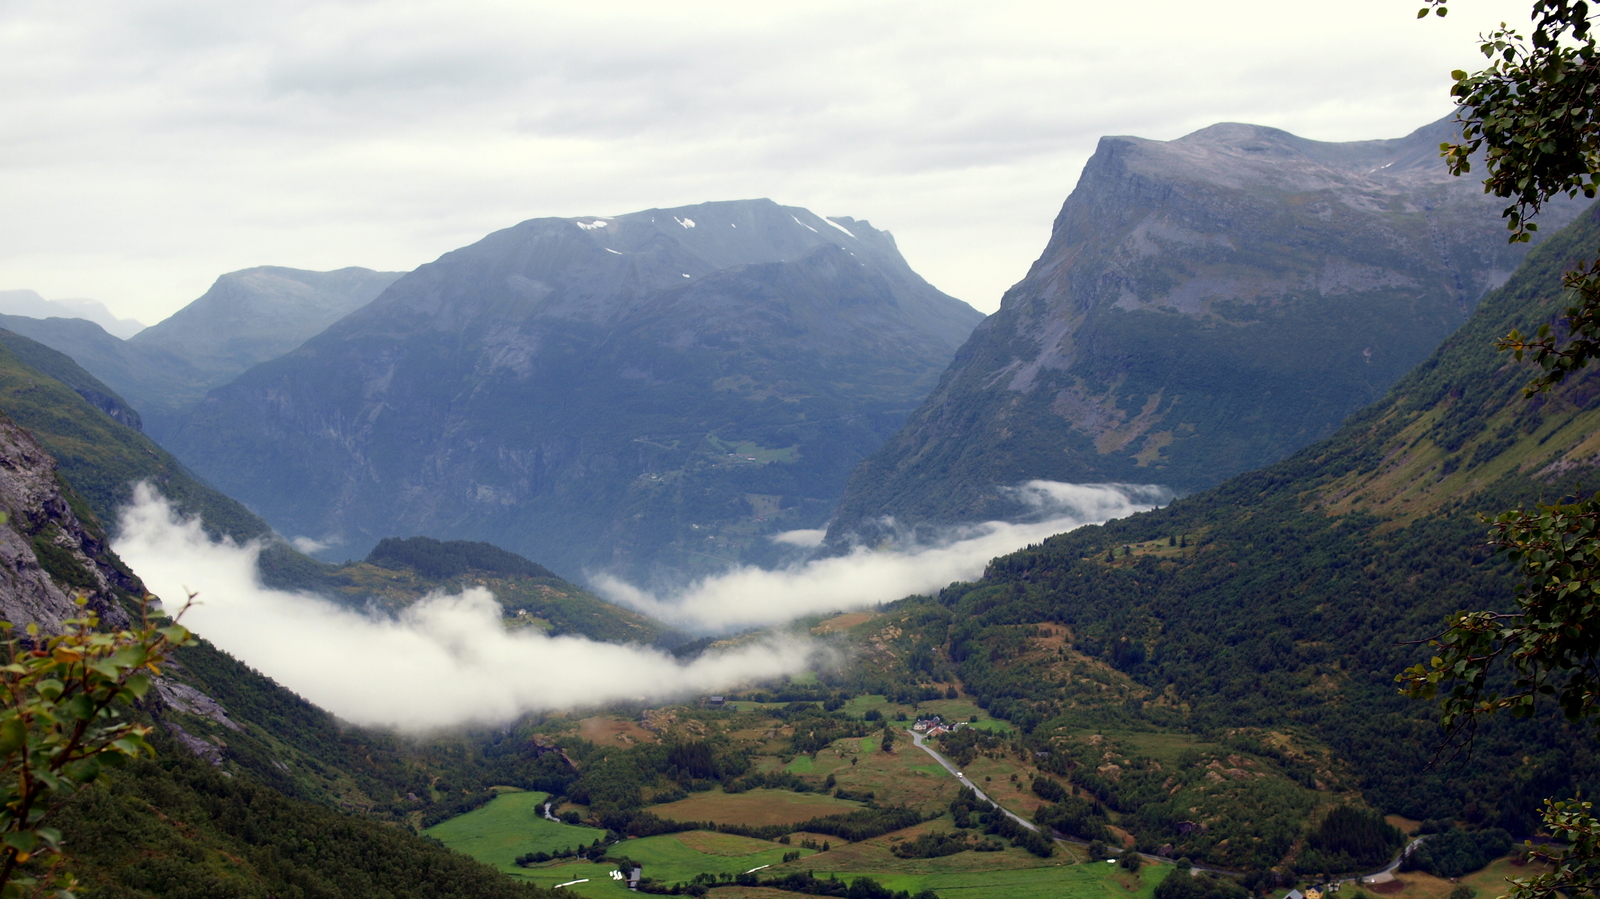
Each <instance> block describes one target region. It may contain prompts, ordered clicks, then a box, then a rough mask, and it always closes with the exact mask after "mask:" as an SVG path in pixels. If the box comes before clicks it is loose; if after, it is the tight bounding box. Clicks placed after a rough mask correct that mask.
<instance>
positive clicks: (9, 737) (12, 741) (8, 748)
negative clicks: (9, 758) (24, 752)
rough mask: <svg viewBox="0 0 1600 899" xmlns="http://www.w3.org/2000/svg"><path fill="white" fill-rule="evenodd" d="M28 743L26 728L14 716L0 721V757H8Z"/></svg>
mask: <svg viewBox="0 0 1600 899" xmlns="http://www.w3.org/2000/svg"><path fill="white" fill-rule="evenodd" d="M27 743H28V728H27V727H26V726H25V725H24V724H23V723H22V719H21V718H18V717H16V716H15V715H13V716H11V717H10V718H7V719H5V720H4V721H0V756H3V755H10V754H12V753H14V752H16V751H17V750H19V749H21V748H22V747H24V746H26V745H27Z"/></svg>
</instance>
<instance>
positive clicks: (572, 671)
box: [113, 484, 816, 730]
mask: <svg viewBox="0 0 1600 899" xmlns="http://www.w3.org/2000/svg"><path fill="white" fill-rule="evenodd" d="M120 523H121V535H120V536H119V537H118V538H117V540H116V541H115V544H114V547H113V548H114V549H115V550H116V552H117V554H118V555H119V556H121V557H122V559H123V560H124V561H125V562H127V563H128V565H129V566H131V567H132V568H133V570H134V571H135V572H136V573H137V574H138V575H139V577H140V578H142V579H143V580H144V582H145V586H146V588H147V589H149V590H150V591H151V592H153V593H155V594H156V595H157V596H159V597H162V599H163V601H164V602H165V604H166V605H167V607H168V608H169V609H175V608H176V607H178V606H179V605H181V604H182V600H183V598H184V597H185V596H186V595H187V594H189V593H191V592H193V593H196V594H198V595H197V597H196V599H197V604H196V605H195V606H194V607H193V608H191V609H190V610H189V612H188V613H187V615H185V617H184V619H183V622H184V624H186V625H187V626H189V628H190V629H191V630H193V631H194V632H195V633H197V634H199V635H200V636H202V637H204V638H206V639H207V640H209V641H211V642H212V643H214V644H216V645H217V646H219V647H221V648H222V649H224V650H226V651H227V652H229V653H231V654H232V655H234V656H236V657H238V658H240V659H242V660H244V661H245V662H247V663H248V664H249V665H250V666H251V667H253V668H255V669H257V670H259V671H261V672H263V673H265V674H267V675H268V676H270V677H272V678H273V679H274V680H276V681H278V682H279V683H281V684H283V685H284V686H285V687H288V688H289V689H291V690H293V691H295V692H296V693H299V694H300V695H301V696H304V697H305V698H306V699H309V700H311V701H312V702H314V703H316V704H317V705H319V706H322V707H323V708H325V709H327V710H329V711H331V712H333V713H334V714H336V715H338V716H340V717H341V718H344V719H346V720H348V721H353V722H355V723H357V724H365V725H374V726H392V727H399V728H402V729H407V730H425V729H429V728H436V727H446V726H450V725H455V724H463V723H469V722H482V723H487V722H500V721H507V720H510V719H512V718H515V717H516V716H518V715H520V714H522V713H525V712H529V711H536V710H541V709H555V708H566V707H573V706H583V705H593V704H597V703H604V702H608V701H612V700H630V699H645V700H649V701H656V700H666V699H675V698H683V697H685V696H688V695H692V694H694V693H697V692H707V691H715V690H719V689H724V688H727V687H730V686H733V685H735V684H738V683H740V682H743V681H748V680H753V679H764V678H773V677H780V676H782V675H786V674H791V673H795V672H799V671H802V670H805V669H806V668H807V667H808V665H809V664H811V663H813V662H814V661H815V660H816V655H815V653H816V647H814V646H809V645H807V644H806V643H805V642H804V641H802V640H799V639H783V638H774V639H770V640H764V641H761V642H758V643H753V644H750V645H746V646H742V647H740V648H737V649H734V650H731V651H728V652H724V653H719V654H712V653H708V654H706V655H703V656H701V657H700V658H697V659H695V660H694V661H692V662H688V663H682V662H679V661H678V660H677V659H674V658H673V657H672V656H670V655H668V654H666V653H663V652H659V651H656V650H652V649H648V648H644V647H639V646H619V645H615V644H611V643H600V642H596V641H592V640H587V639H584V638H581V637H547V636H545V635H544V634H542V633H537V632H533V631H528V630H521V631H507V630H506V629H505V627H504V626H503V624H502V622H501V608H500V605H499V603H497V602H496V601H495V599H494V596H493V595H492V594H491V593H490V592H489V591H488V590H485V589H482V588H474V589H469V590H466V591H464V592H462V593H459V594H454V595H434V596H430V597H427V598H425V599H424V600H422V601H421V602H418V603H417V604H416V605H414V606H412V607H411V608H409V609H407V610H406V611H405V612H403V613H402V614H401V615H400V616H398V617H397V618H394V619H386V618H379V617H373V616H368V615H363V614H360V613H358V612H354V611H350V610H348V609H345V608H342V607H340V606H337V605H335V604H334V603H332V602H330V601H329V600H327V599H324V598H322V597H319V596H314V595H309V594H304V593H288V592H284V591H280V590H270V589H267V588H264V587H262V586H261V584H260V582H259V581H258V579H257V577H256V555H257V553H258V551H259V547H258V546H255V545H247V546H242V547H241V546H237V545H234V544H233V543H232V542H231V541H225V542H221V543H219V542H216V541H213V540H211V539H210V538H209V537H207V536H206V534H205V532H204V531H203V530H202V529H201V527H200V522H199V521H198V520H196V519H190V520H183V519H181V518H180V517H179V516H177V515H176V514H175V513H174V511H173V509H172V507H171V506H170V505H169V504H168V503H167V501H166V500H165V499H164V498H163V497H161V496H160V495H159V494H157V493H156V492H155V491H154V490H152V489H151V488H150V487H149V486H147V485H144V484H141V485H139V487H138V488H137V489H136V491H135V493H134V502H133V504H132V505H130V506H128V507H127V508H125V509H124V510H123V512H122V515H121V522H120Z"/></svg>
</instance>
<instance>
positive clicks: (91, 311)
mask: <svg viewBox="0 0 1600 899" xmlns="http://www.w3.org/2000/svg"><path fill="white" fill-rule="evenodd" d="M0 315H25V316H28V317H29V318H77V319H83V320H85V321H91V322H94V323H95V324H97V325H99V326H100V327H102V328H104V329H105V330H106V333H108V334H112V335H115V336H116V337H119V338H122V339H124V340H126V339H127V338H129V337H132V336H133V335H135V334H137V333H139V332H140V331H142V330H144V324H143V323H141V322H138V321H135V320H134V319H131V318H117V317H116V316H115V315H113V314H112V313H111V310H110V309H107V308H106V304H104V303H102V302H100V301H99V300H47V299H45V298H44V297H42V296H39V294H38V293H37V292H35V291H32V290H0Z"/></svg>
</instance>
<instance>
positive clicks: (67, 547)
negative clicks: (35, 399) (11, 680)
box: [0, 418, 128, 632]
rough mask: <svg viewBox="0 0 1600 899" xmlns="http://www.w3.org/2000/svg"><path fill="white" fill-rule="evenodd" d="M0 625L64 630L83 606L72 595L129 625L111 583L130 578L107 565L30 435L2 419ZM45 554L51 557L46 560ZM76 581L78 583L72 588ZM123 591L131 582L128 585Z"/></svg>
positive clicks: (52, 465)
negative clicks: (82, 596)
mask: <svg viewBox="0 0 1600 899" xmlns="http://www.w3.org/2000/svg"><path fill="white" fill-rule="evenodd" d="M0 511H4V512H5V514H6V518H7V520H6V523H5V524H4V525H0V620H5V621H9V622H11V623H12V624H13V625H15V626H16V627H17V628H19V629H21V628H24V627H26V626H27V625H29V624H37V625H39V628H40V630H42V631H45V632H59V631H60V630H61V629H62V623H63V622H64V621H66V620H67V619H69V618H75V617H79V616H80V615H81V614H82V611H83V610H82V609H81V608H79V606H78V605H77V604H76V602H75V601H74V599H73V593H75V592H78V591H80V590H81V591H82V592H83V593H85V594H86V595H87V596H88V598H89V604H88V607H89V608H90V609H92V610H94V611H96V612H98V613H99V614H100V616H101V619H102V620H103V621H105V622H107V623H108V624H111V625H114V626H126V625H127V623H128V618H127V615H126V613H125V612H124V611H123V610H122V608H121V606H120V605H119V604H118V603H117V601H116V599H115V594H114V591H113V583H114V581H116V580H119V579H124V578H125V577H126V576H125V575H122V574H121V573H120V572H116V571H115V570H113V569H109V568H104V567H102V565H101V563H99V562H98V561H96V558H104V557H105V555H106V553H107V552H108V550H107V548H106V547H105V545H104V542H103V540H102V539H101V538H100V537H99V536H98V535H96V534H93V533H91V532H90V531H89V529H87V528H86V527H85V526H84V524H83V522H81V521H79V520H78V517H77V515H76V514H74V513H73V511H72V508H71V506H70V505H69V504H68V502H67V500H66V498H65V497H64V496H62V493H61V489H60V484H59V482H58V481H57V478H56V463H55V460H54V459H52V458H51V457H50V455H49V454H48V453H46V452H45V451H44V448H43V447H41V446H40V445H39V443H38V441H36V440H34V438H33V435H31V434H29V433H28V432H27V431H26V430H25V429H23V428H21V427H18V426H17V425H16V424H14V423H12V422H11V421H10V420H9V419H4V418H0ZM41 553H44V554H46V556H47V558H45V559H44V560H43V563H41V558H40V555H41ZM74 582H75V583H74ZM124 586H126V585H124Z"/></svg>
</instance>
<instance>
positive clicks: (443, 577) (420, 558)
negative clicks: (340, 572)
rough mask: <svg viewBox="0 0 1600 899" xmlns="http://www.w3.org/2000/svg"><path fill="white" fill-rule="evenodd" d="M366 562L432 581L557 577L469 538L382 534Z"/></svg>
mask: <svg viewBox="0 0 1600 899" xmlns="http://www.w3.org/2000/svg"><path fill="white" fill-rule="evenodd" d="M366 561H367V562H368V563H369V564H372V565H377V566H379V567H380V568H409V569H411V570H412V571H415V572H416V573H417V574H419V575H421V576H423V577H425V578H428V579H429V580H435V581H448V580H451V579H453V578H458V577H460V576H462V575H464V574H467V573H468V572H475V573H478V574H484V575H488V576H490V577H502V578H512V577H525V578H551V579H556V580H559V577H558V576H557V575H556V573H555V572H553V571H551V570H550V569H548V568H546V567H544V566H543V565H540V564H538V563H537V562H531V561H529V560H527V559H524V558H523V557H522V556H519V555H517V554H516V553H514V552H509V551H507V550H504V549H501V548H500V547H498V546H495V545H494V544H492V543H481V542H478V541H472V540H435V539H433V538H432V537H405V538H401V537H385V538H383V539H382V540H379V541H378V545H377V546H375V547H373V548H372V552H370V553H367V559H366Z"/></svg>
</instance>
